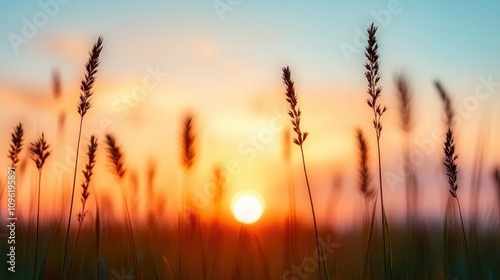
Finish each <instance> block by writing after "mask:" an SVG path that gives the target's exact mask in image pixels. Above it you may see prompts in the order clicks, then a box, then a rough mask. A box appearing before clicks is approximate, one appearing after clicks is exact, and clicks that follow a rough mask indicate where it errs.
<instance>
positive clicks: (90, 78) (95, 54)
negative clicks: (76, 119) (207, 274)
mask: <svg viewBox="0 0 500 280" xmlns="http://www.w3.org/2000/svg"><path fill="white" fill-rule="evenodd" d="M102 47H103V38H102V37H101V36H99V38H97V41H96V42H95V44H94V46H93V47H92V50H91V51H90V53H89V56H90V57H89V59H88V61H87V63H86V64H85V77H84V78H83V79H82V80H81V82H80V91H81V92H80V99H79V102H78V107H77V111H78V114H79V115H80V125H79V129H78V140H77V142H76V158H75V167H74V171H73V185H72V187H71V200H70V206H69V215H68V224H67V228H66V241H65V246H64V257H63V264H62V272H61V279H65V271H66V256H67V254H68V244H69V232H70V228H71V219H72V217H73V201H74V198H75V187H76V173H77V170H78V158H79V152H80V140H81V136H82V127H83V118H84V116H85V114H86V113H87V111H88V110H89V109H90V108H91V107H92V95H93V94H94V92H93V87H94V82H95V79H96V76H97V70H98V66H99V64H100V61H99V55H100V54H101V50H102Z"/></svg>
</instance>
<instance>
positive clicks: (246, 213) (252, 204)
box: [231, 194, 264, 224]
mask: <svg viewBox="0 0 500 280" xmlns="http://www.w3.org/2000/svg"><path fill="white" fill-rule="evenodd" d="M231 209H232V210H233V215H234V217H235V218H236V220H238V221H240V222H242V223H245V224H253V223H255V222H257V221H258V220H259V219H260V217H261V216H262V212H264V205H263V202H262V200H261V199H259V198H258V197H257V196H255V195H252V194H245V195H240V196H236V197H235V198H234V199H233V202H232V205H231Z"/></svg>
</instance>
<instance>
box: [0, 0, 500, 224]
mask: <svg viewBox="0 0 500 280" xmlns="http://www.w3.org/2000/svg"><path fill="white" fill-rule="evenodd" d="M0 5H1V8H0V19H1V24H0V64H1V65H2V67H0V98H1V102H0V116H1V120H2V122H1V124H0V129H2V130H3V131H11V129H12V127H13V126H14V125H15V124H16V123H17V122H19V121H22V122H23V123H24V124H25V126H26V133H27V137H26V138H27V139H28V140H31V139H34V138H35V137H36V135H37V134H39V133H40V132H41V131H46V132H47V135H49V136H48V137H49V141H51V142H52V143H57V144H55V145H57V149H55V148H56V146H54V149H55V150H56V152H55V153H54V155H53V158H52V162H49V164H51V166H55V165H56V164H57V163H62V164H63V165H65V166H66V167H67V166H69V163H67V157H68V153H71V151H73V152H74V144H72V143H74V142H75V140H76V139H74V138H75V137H76V136H75V133H74V132H75V131H74V127H75V126H76V125H77V123H78V115H77V114H76V110H74V108H75V106H76V102H77V96H78V94H79V92H78V86H79V80H80V79H81V78H82V75H83V70H84V68H83V65H84V63H85V61H86V60H87V53H88V51H89V50H90V48H91V46H92V44H93V43H94V42H95V40H96V38H97V37H98V36H99V35H102V36H103V37H104V42H105V48H104V50H103V52H102V56H101V66H100V70H99V74H98V78H97V82H96V89H95V92H96V94H95V96H94V99H93V102H94V107H93V108H92V111H91V112H89V115H88V118H87V119H86V122H85V126H84V136H85V137H87V138H86V139H88V137H89V136H90V134H91V133H97V134H98V136H100V138H101V139H103V135H104V133H106V132H110V131H111V132H113V133H114V134H116V135H117V136H118V139H121V143H122V144H123V146H124V149H125V150H126V152H127V159H128V160H129V166H130V168H131V169H133V168H137V169H138V170H144V166H145V163H146V162H147V160H148V159H149V158H155V159H157V161H158V166H159V168H162V170H168V171H166V172H160V178H159V180H160V181H162V182H169V183H168V184H173V185H175V184H179V183H180V182H181V181H182V172H181V170H180V168H179V166H178V162H179V151H178V140H179V138H178V137H179V136H178V134H179V131H180V127H179V123H180V121H181V119H182V116H183V115H184V114H186V112H193V113H194V114H195V116H196V119H197V128H198V130H199V131H198V133H199V146H198V147H199V153H200V156H199V164H198V167H197V172H198V176H197V179H195V181H196V180H197V185H198V186H203V185H204V184H205V183H206V182H207V181H209V180H210V170H211V169H212V167H213V165H214V164H219V165H221V166H223V167H225V168H226V169H232V168H235V167H234V164H236V165H237V166H238V167H240V168H241V171H240V172H238V174H237V175H234V176H233V175H231V176H230V177H231V185H232V186H233V187H232V188H233V190H234V191H233V192H234V193H236V192H237V191H239V190H242V189H254V188H255V189H258V190H259V191H260V192H262V193H263V196H264V197H265V199H266V200H267V201H268V202H267V203H266V205H267V207H269V208H270V209H273V207H274V206H276V207H277V208H279V209H283V204H284V203H283V201H280V200H279V199H277V198H276V197H279V196H280V195H281V193H282V192H283V189H281V186H282V185H283V181H284V179H283V178H284V177H285V173H284V170H282V169H281V167H282V166H281V165H282V161H281V142H282V141H281V136H282V130H283V128H285V127H286V126H285V125H288V124H287V123H286V118H287V117H286V110H287V109H286V104H285V100H284V97H283V93H284V87H283V85H282V83H281V68H282V67H284V66H287V65H289V66H290V68H291V70H292V77H293V78H294V80H295V82H296V88H297V93H298V95H299V106H300V107H301V109H302V111H303V123H302V125H303V130H306V131H308V132H310V133H311V136H310V138H309V139H308V143H306V145H305V149H306V156H307V160H308V163H309V165H310V170H311V175H312V176H311V177H312V178H313V179H312V181H313V184H314V185H315V187H314V188H315V192H316V195H317V197H318V200H319V202H318V204H319V205H320V207H323V208H325V207H326V205H328V200H325V199H321V198H324V197H329V196H330V195H331V194H330V193H331V190H330V189H331V185H332V181H333V180H334V178H336V177H339V176H340V177H343V178H344V180H343V181H342V182H344V186H345V188H344V191H343V194H342V195H344V196H345V197H350V198H351V199H345V200H342V202H341V206H340V208H341V209H348V210H345V211H341V212H342V214H340V216H342V217H343V219H349V218H350V217H351V216H352V215H351V213H352V211H354V210H353V209H352V207H351V205H352V203H351V202H352V200H353V199H354V197H356V195H357V192H356V189H355V187H354V186H355V185H356V156H355V155H356V150H355V142H354V139H355V138H354V130H355V128H356V127H362V128H363V129H364V130H365V132H366V133H367V135H368V138H369V139H370V140H374V133H373V131H372V130H373V129H372V127H371V117H372V116H371V115H370V111H369V108H368V107H367V106H366V103H365V101H364V100H365V99H366V97H367V95H366V81H365V80H364V73H363V72H364V67H363V64H364V56H363V48H364V44H365V41H366V38H365V29H366V27H367V26H368V24H369V23H371V22H374V23H375V24H376V25H378V26H379V31H378V39H379V44H380V53H381V72H382V80H381V84H382V86H383V93H382V94H383V96H382V99H381V101H382V102H384V103H385V104H386V105H387V106H388V107H389V111H388V112H387V114H386V115H384V120H383V122H384V133H383V136H382V150H383V165H384V167H385V170H386V171H385V173H384V179H385V184H386V188H387V189H388V190H389V195H388V199H389V201H392V203H388V204H389V205H391V204H392V205H393V210H394V209H397V208H398V207H401V201H402V200H401V199H400V198H401V197H404V190H403V188H402V186H401V184H400V183H399V182H400V181H398V180H395V179H394V178H399V179H400V177H397V175H398V174H400V173H398V172H399V171H398V170H399V169H398V168H399V167H400V165H401V157H400V154H401V150H402V139H403V138H402V134H401V132H400V129H399V122H398V108H397V99H396V95H395V89H394V82H393V81H394V76H395V75H396V74H398V73H405V74H406V75H408V77H409V79H410V81H411V85H412V89H413V91H414V94H415V115H416V119H417V124H416V128H415V133H414V141H413V144H414V146H415V147H417V148H416V151H417V152H416V153H419V154H421V155H422V156H421V158H422V161H419V164H418V170H419V174H421V177H422V178H421V182H422V185H424V188H426V189H429V197H436V196H435V195H434V194H435V193H433V192H436V191H437V190H436V189H438V190H439V188H441V190H440V191H438V194H439V195H441V196H444V195H447V190H446V180H445V178H444V177H443V176H442V174H443V172H442V171H443V170H442V166H441V158H442V156H441V154H440V152H441V143H442V141H441V138H442V137H441V136H440V135H439V133H438V132H439V131H440V130H442V117H443V116H442V114H441V105H440V102H439V98H438V96H437V93H436V90H435V89H434V87H433V81H434V80H436V79H439V80H440V81H441V82H442V83H443V85H444V86H445V87H446V88H447V89H448V91H449V93H450V94H451V95H452V97H453V98H454V103H455V104H456V109H457V114H458V119H459V122H460V124H459V125H458V127H459V129H458V132H457V150H459V151H460V160H461V161H460V162H459V164H460V165H461V166H463V168H462V169H463V172H461V174H462V175H461V176H463V177H462V178H461V179H462V180H463V182H464V185H467V184H468V183H466V182H468V181H470V179H468V176H469V175H470V171H469V170H470V169H471V168H472V167H471V165H472V161H473V157H474V154H475V150H474V147H475V145H476V141H477V139H478V137H476V135H477V134H478V130H479V129H480V128H481V127H482V126H481V125H480V123H481V120H482V122H483V124H485V125H484V126H485V127H490V130H489V131H490V137H489V138H488V139H489V144H488V153H487V155H488V156H487V157H486V159H485V162H486V164H485V166H486V167H487V168H489V169H488V170H485V172H486V171H487V172H488V173H487V174H485V176H488V178H489V170H490V169H491V168H492V167H493V165H495V164H496V165H498V164H500V162H499V159H500V156H499V155H500V148H499V147H498V145H494V143H498V141H499V140H500V131H499V130H498V123H499V121H500V111H499V110H498V108H499V103H500V100H499V99H500V98H499V90H500V85H499V82H496V81H500V73H499V70H498V62H499V61H500V53H499V52H498V45H499V44H500V37H499V36H497V34H498V30H499V27H500V21H498V20H497V15H498V13H499V12H500V3H499V2H498V1H481V3H480V4H479V3H474V2H471V1H455V2H453V3H452V2H450V1H439V2H437V3H436V1H417V0H414V1H410V0H401V1H392V0H389V1H312V2H311V1H300V0H292V1H248V0H216V1H212V0H198V1H194V0H191V1H180V0H176V1H166V0H165V1H119V2H118V1H96V0H91V1H77V0H72V1H71V0H66V1H56V0H42V1H30V2H27V1H24V2H21V1H8V2H6V1H4V2H2V3H1V4H0ZM53 71H58V72H59V73H60V75H61V80H62V92H63V97H62V98H61V100H58V101H57V102H56V101H54V100H53V98H52V85H51V75H52V73H53ZM145 80H147V81H148V83H145ZM146 87H147V89H146ZM61 111H62V112H65V113H66V114H67V120H66V124H67V128H66V131H65V134H64V135H65V136H64V138H63V139H64V141H63V140H61V142H56V141H59V140H60V139H59V140H58V139H57V137H56V135H57V131H56V120H57V115H58V114H59V112H61ZM486 124H489V126H488V125H486ZM485 131H487V129H486V130H485ZM436 133H437V134H436ZM435 134H436V135H437V136H434V135H435ZM483 134H484V133H482V134H481V135H483ZM4 136H8V135H7V134H6V133H4ZM259 137H260V138H259ZM266 137H267V138H266ZM255 138H256V139H258V141H259V142H258V143H257V144H252V143H253V142H252V139H255ZM262 139H264V140H262ZM1 140H2V141H1V142H0V143H3V144H2V146H4V147H5V149H7V148H6V147H7V145H6V143H7V141H8V138H7V137H4V138H1ZM370 144H371V146H372V149H371V151H372V154H373V156H372V161H373V164H374V165H373V167H376V165H375V161H374V160H373V159H374V158H375V154H374V151H375V150H374V148H375V145H374V142H373V141H372V142H371V143H370ZM292 148H296V147H292ZM71 149H73V150H71ZM416 157H418V155H416ZM293 159H294V170H297V171H300V161H299V153H298V150H296V149H294V156H293ZM103 160H104V159H103ZM2 164H7V163H6V162H4V163H2ZM228 165H230V166H232V168H228V167H227V166H228ZM103 166H104V164H103ZM103 169H104V168H103ZM54 170H55V168H52V172H53V173H52V174H51V175H52V176H51V175H49V174H50V173H47V174H48V175H47V176H48V177H49V178H55V177H58V176H57V175H56V174H55V173H57V172H56V171H54ZM238 170H239V169H238ZM273 170H274V172H273ZM226 171H228V170H226ZM103 173H105V172H103ZM140 174H141V175H140V176H143V174H142V173H140ZM64 176H69V173H67V174H65V175H64ZM106 176H109V175H106V174H102V177H103V178H105V177H106ZM48 180H50V179H48ZM103 180H104V179H103ZM295 180H296V184H297V186H298V187H303V183H304V182H303V176H302V174H301V173H300V172H296V174H295ZM104 181H106V180H104ZM106 182H112V181H111V177H109V178H108V179H107V181H106ZM489 182H490V180H485V183H484V185H485V189H486V191H485V193H486V195H485V197H486V199H487V201H488V203H490V204H491V203H492V199H491V197H492V196H490V195H487V194H488V193H491V191H492V187H493V186H492V184H491V183H489ZM106 184H108V183H106ZM109 184H112V183H109ZM200 188H203V187H200ZM302 190H303V189H302ZM302 190H301V191H299V195H300V196H301V197H302V196H303V197H305V194H306V193H305V191H304V192H303V191H302ZM229 196H230V195H229ZM437 197H440V196H437ZM488 198H489V200H488ZM171 200H175V199H173V198H171ZM434 201H435V200H434ZM488 203H486V204H485V205H490V204H488ZM173 205H175V203H173ZM305 205H306V204H305ZM433 205H434V206H431V207H429V208H427V209H431V210H428V211H435V209H441V208H440V207H441V206H439V207H438V206H435V205H438V204H436V203H434V204H433ZM172 207H174V208H175V206H172ZM280 207H281V208H280ZM388 207H389V208H391V206H388ZM485 211H487V207H486V208H485ZM268 212H271V211H268ZM278 212H279V211H278ZM393 212H397V211H393ZM395 215H396V214H395Z"/></svg>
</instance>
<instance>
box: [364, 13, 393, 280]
mask: <svg viewBox="0 0 500 280" xmlns="http://www.w3.org/2000/svg"><path fill="white" fill-rule="evenodd" d="M367 34H368V46H367V47H366V49H365V56H366V59H367V61H366V63H365V69H366V71H365V78H366V80H367V81H368V95H369V96H370V98H369V99H367V103H368V106H369V107H370V108H371V109H372V110H373V126H374V128H375V132H376V135H377V156H378V177H379V188H380V211H381V218H382V238H383V246H384V250H383V252H384V278H387V276H388V273H387V267H388V265H387V254H389V277H390V278H391V279H392V253H391V243H390V242H391V241H390V234H389V224H388V221H387V216H386V214H385V207H384V192H383V187H382V160H381V152H380V136H381V134H382V120H381V119H382V115H383V114H384V113H385V112H386V111H387V107H385V106H384V107H381V106H380V104H378V103H377V101H378V98H379V97H380V95H381V93H382V87H381V86H379V85H378V83H379V81H380V72H379V54H378V43H377V37H376V34H377V27H376V26H375V24H373V23H372V24H371V25H370V26H369V27H368V29H367ZM387 251H388V252H387Z"/></svg>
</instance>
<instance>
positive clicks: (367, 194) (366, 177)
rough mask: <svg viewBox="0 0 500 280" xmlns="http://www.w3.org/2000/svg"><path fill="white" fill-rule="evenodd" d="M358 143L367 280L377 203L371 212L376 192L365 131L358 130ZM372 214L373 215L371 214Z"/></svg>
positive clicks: (359, 186) (364, 268) (363, 277)
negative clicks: (363, 209)
mask: <svg viewBox="0 0 500 280" xmlns="http://www.w3.org/2000/svg"><path fill="white" fill-rule="evenodd" d="M356 142H357V144H358V190H359V192H360V194H361V196H362V197H363V199H364V204H365V213H364V216H365V217H364V218H365V222H364V223H363V235H364V236H365V237H366V238H364V239H363V247H365V256H364V258H365V261H364V265H363V271H362V272H361V273H362V279H366V277H367V275H368V259H369V253H370V247H371V242H372V239H373V228H374V218H375V209H376V205H377V203H376V201H375V203H373V206H372V211H371V212H370V204H371V201H372V200H373V198H374V197H375V194H376V193H375V190H374V189H373V187H372V186H371V179H372V174H371V172H370V168H369V165H370V164H369V161H370V159H369V147H368V142H367V141H366V137H365V135H364V133H363V130H362V129H360V128H358V129H356ZM370 213H371V214H370Z"/></svg>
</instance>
